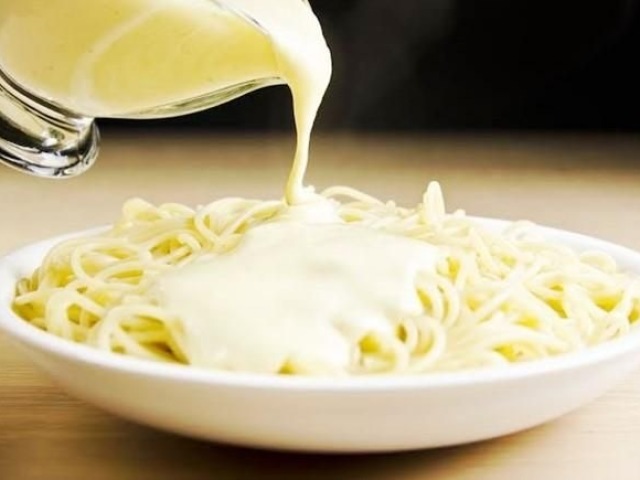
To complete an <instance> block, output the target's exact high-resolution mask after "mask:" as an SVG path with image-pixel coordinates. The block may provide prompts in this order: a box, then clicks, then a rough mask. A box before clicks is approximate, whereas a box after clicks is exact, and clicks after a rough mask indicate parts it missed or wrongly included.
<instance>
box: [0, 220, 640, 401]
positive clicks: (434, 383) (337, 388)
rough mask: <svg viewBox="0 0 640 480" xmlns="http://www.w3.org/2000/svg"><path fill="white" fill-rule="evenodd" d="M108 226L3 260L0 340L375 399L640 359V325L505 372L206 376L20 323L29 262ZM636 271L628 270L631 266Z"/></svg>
mask: <svg viewBox="0 0 640 480" xmlns="http://www.w3.org/2000/svg"><path fill="white" fill-rule="evenodd" d="M469 218H471V219H474V220H477V221H479V222H481V223H482V224H484V225H488V226H489V227H491V228H496V227H497V228H500V227H504V226H507V225H510V224H512V223H513V221H510V220H503V219H494V218H486V217H472V216H470V217H469ZM106 228H107V227H104V226H102V227H96V228H91V229H86V230H81V231H77V232H72V233H68V234H65V235H59V236H54V237H51V238H48V239H45V240H41V241H38V242H35V243H30V244H27V245H24V246H22V247H19V248H17V249H14V250H13V251H11V252H9V253H7V254H5V255H4V256H2V257H0V334H3V335H5V336H6V337H7V338H8V339H10V340H12V341H13V342H17V343H18V344H22V345H24V346H27V347H29V348H31V349H34V350H36V351H42V352H45V353H47V354H49V355H53V356H56V357H62V358H64V359H66V360H68V361H72V362H79V363H82V364H85V365H88V366H92V367H96V368H101V369H106V370H110V371H116V372H119V373H122V374H129V375H142V376H151V377H155V378H156V379H163V380H169V381H175V382H182V383H196V384H201V385H215V386H226V387H235V388H247V389H249V388H251V389H261V390H262V389H270V390H288V391H298V392H309V391H312V392H333V393H336V392H337V393H371V392H379V391H390V390H394V391H396V390H397V391H401V392H402V391H407V390H418V389H419V390H425V389H443V388H452V387H469V386H472V385H483V384H488V383H502V382H510V381H516V380H525V379H531V378H535V377H541V376H546V375H552V374H559V373H562V372H566V371H570V370H574V369H579V368H588V367H590V366H592V365H594V364H599V363H604V362H607V361H612V360H615V359H616V358H619V357H623V356H625V355H627V354H630V353H632V352H633V351H637V353H638V354H639V355H640V324H639V325H636V326H635V327H634V328H633V329H632V331H631V332H630V333H628V334H627V335H625V336H623V337H620V338H617V339H614V340H610V341H608V342H605V343H603V344H599V345H596V346H594V347H589V348H586V349H583V350H579V351H575V352H570V353H568V354H565V355H560V356H556V357H550V358H545V359H540V360H535V361H532V362H527V363H518V364H509V365H505V366H504V367H502V366H500V367H495V368H493V367H491V368H486V369H470V370H462V371H456V372H434V373H429V374H400V375H398V374H381V375H370V376H368V375H367V376H345V377H305V376H282V375H272V374H259V373H250V372H235V371H224V370H208V369H204V368H198V367H190V366H185V365H180V364H170V363H166V364H165V363H156V362H153V361H149V360H143V359H138V358H135V357H127V356H124V355H118V354H114V353H110V352H104V351H101V350H98V349H95V348H93V347H90V346H87V345H83V344H79V343H74V342H71V341H69V340H66V339H63V338H60V337H57V336H55V335H52V334H50V333H47V332H45V331H43V330H41V329H39V328H37V327H35V326H34V325H32V324H30V323H27V322H26V321H24V320H22V319H21V318H20V317H18V316H17V315H16V314H15V313H14V312H13V311H12V310H11V308H10V300H11V299H12V298H13V289H14V287H15V282H16V281H17V280H18V279H19V277H20V276H21V275H22V274H23V273H22V272H19V271H20V270H21V269H22V270H23V269H24V268H25V263H26V260H29V259H31V261H32V262H33V259H34V258H37V259H38V261H40V260H41V259H42V258H43V255H44V253H45V252H46V251H47V250H48V249H49V248H51V247H52V246H53V245H55V244H56V243H59V242H61V241H63V240H67V239H69V238H73V237H76V236H84V235H92V234H97V233H100V232H102V231H105V230H106ZM534 228H535V229H536V231H539V232H540V233H542V234H543V235H545V237H547V238H549V237H551V238H552V239H555V240H556V241H557V240H560V243H561V244H565V245H569V246H576V245H582V246H581V247H578V248H581V249H584V250H591V249H597V250H600V251H604V252H606V253H608V254H609V255H611V256H612V257H613V258H614V259H615V260H616V261H617V262H618V263H622V264H624V265H626V266H627V268H630V270H632V271H634V270H635V271H637V272H638V274H640V252H636V251H634V250H632V249H630V248H627V247H624V246H621V245H617V244H614V243H611V242H608V241H605V240H601V239H599V238H596V237H592V236H588V235H584V234H580V233H576V232H572V231H567V230H562V229H559V228H553V227H547V226H541V225H537V224H534ZM629 266H630V267H629Z"/></svg>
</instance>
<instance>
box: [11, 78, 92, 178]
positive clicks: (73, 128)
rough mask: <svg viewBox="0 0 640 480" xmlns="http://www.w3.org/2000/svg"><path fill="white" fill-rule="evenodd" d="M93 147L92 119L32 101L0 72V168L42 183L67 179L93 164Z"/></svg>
mask: <svg viewBox="0 0 640 480" xmlns="http://www.w3.org/2000/svg"><path fill="white" fill-rule="evenodd" d="M98 144H99V134H98V129H97V127H96V125H95V123H94V121H93V119H92V118H87V117H82V116H79V115H77V114H74V113H71V112H68V111H65V110H64V109H62V108H60V107H58V106H56V105H53V104H50V103H48V102H46V101H43V100H41V99H39V98H36V97H34V96H33V95H31V94H30V93H29V92H27V91H25V90H24V89H22V88H21V87H20V86H19V85H17V84H16V83H15V82H13V81H12V80H11V79H10V78H9V77H8V76H7V75H6V74H5V73H4V72H2V70H0V162H3V163H5V164H7V165H9V166H10V167H13V168H15V169H18V170H20V171H23V172H26V173H31V174H33V175H37V176H41V177H49V178H64V177H71V176H74V175H78V174H80V173H83V172H84V171H86V170H87V169H88V168H89V167H90V166H91V165H92V164H93V162H94V161H95V160H96V157H97V156H98Z"/></svg>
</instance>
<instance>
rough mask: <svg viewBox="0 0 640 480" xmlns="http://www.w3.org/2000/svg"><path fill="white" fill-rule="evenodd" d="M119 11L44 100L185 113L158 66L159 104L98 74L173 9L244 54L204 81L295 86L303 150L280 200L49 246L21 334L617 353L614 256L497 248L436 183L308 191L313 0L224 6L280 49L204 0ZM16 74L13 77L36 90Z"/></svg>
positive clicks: (332, 350) (318, 53)
mask: <svg viewBox="0 0 640 480" xmlns="http://www.w3.org/2000/svg"><path fill="white" fill-rule="evenodd" d="M9 3H11V2H9ZM27 3H29V2H27ZM52 3H55V2H52ZM117 3H118V4H119V3H122V5H127V6H129V7H132V6H137V7H138V8H137V9H134V10H135V11H134V14H131V15H130V16H129V17H128V19H127V21H121V22H119V23H118V24H117V26H114V25H112V24H109V25H107V26H108V27H109V28H107V27H105V32H106V33H105V32H102V34H101V35H100V37H99V38H97V39H94V41H93V44H94V49H92V50H91V53H90V54H88V56H82V57H81V56H78V55H76V56H75V57H73V56H71V57H73V58H71V57H70V58H71V60H69V61H68V62H67V64H68V71H65V72H63V73H62V74H61V76H60V78H62V79H63V80H64V81H61V83H60V85H35V87H34V89H35V90H40V91H44V90H46V91H48V92H50V94H51V95H54V96H55V95H58V96H60V97H64V98H65V100H68V101H69V102H71V103H73V102H76V104H77V106H78V109H79V111H87V112H88V113H94V114H100V113H105V112H106V113H107V114H111V115H116V116H117V114H118V112H126V111H131V110H136V109H138V110H140V111H143V110H145V109H146V108H150V106H151V105H153V104H158V103H162V102H170V101H175V100H176V99H177V98H178V97H184V96H185V95H186V94H185V92H184V91H176V90H175V89H174V88H173V87H174V85H173V83H172V80H171V77H170V76H168V75H167V72H165V71H164V70H163V71H157V72H156V74H157V75H158V82H159V85H160V86H161V87H162V88H159V89H158V90H157V92H158V91H159V92H163V93H162V95H163V96H162V99H158V98H146V97H145V95H139V96H135V95H134V97H135V98H136V102H137V103H136V104H135V105H134V104H132V103H131V99H129V98H124V97H118V95H122V94H121V93H119V92H120V90H118V89H117V88H114V86H117V85H122V84H123V83H124V84H128V85H132V86H133V87H135V88H132V89H131V90H130V91H131V92H135V91H136V88H137V87H138V83H136V82H138V80H136V77H135V76H132V77H131V78H127V79H125V80H122V79H121V80H120V83H119V82H118V81H114V80H113V79H111V82H110V83H109V82H107V79H108V76H107V75H104V74H100V72H101V71H102V70H105V69H108V68H107V67H113V66H114V65H116V64H117V62H118V61H121V60H122V58H125V57H126V55H125V53H122V49H123V48H124V47H126V46H127V45H128V44H131V45H137V44H138V43H139V41H140V39H141V38H145V37H144V35H145V31H146V32H147V33H146V34H149V31H153V29H154V28H159V27H158V25H162V21H161V20H162V19H164V20H165V21H173V22H176V20H175V19H173V20H169V18H173V17H166V16H163V15H164V14H165V13H169V14H172V15H176V14H177V13H181V15H183V16H182V17H179V19H182V20H184V22H186V23H184V25H188V24H189V22H196V21H199V22H201V26H202V28H205V29H206V28H207V27H212V26H214V24H215V26H216V28H217V30H215V32H214V33H211V34H210V35H208V34H206V33H204V34H203V33H201V32H200V30H197V29H196V30H194V34H193V35H194V36H195V37H196V38H199V37H202V39H207V40H208V41H210V42H213V43H215V42H214V41H215V40H216V39H218V40H221V39H224V40H225V42H226V45H232V46H233V47H234V49H233V50H230V51H227V53H225V50H220V49H218V50H216V51H217V53H216V55H215V56H214V63H213V64H212V65H213V66H212V67H208V66H202V64H201V63H198V64H197V65H198V67H197V69H196V70H195V74H194V75H193V76H192V80H193V79H197V78H200V77H202V78H209V76H211V75H215V78H217V79H218V80H217V81H218V82H222V81H224V82H226V85H234V84H242V83H243V82H246V81H248V80H249V79H251V78H271V77H276V78H279V79H281V80H282V81H284V82H286V83H287V84H288V85H289V87H290V89H291V92H292V96H293V103H294V114H295V120H296V126H297V150H296V154H295V160H294V163H293V167H292V170H291V173H290V177H289V179H288V181H287V184H286V189H285V194H284V199H283V200H282V201H271V202H261V201H251V200H242V199H222V200H219V201H217V202H214V203H212V204H210V205H208V206H206V207H202V208H200V209H198V210H196V211H193V210H190V209H188V208H187V207H183V206H177V205H164V206H160V207H154V206H152V205H149V204H147V203H145V202H143V201H139V200H134V201H131V202H129V203H128V204H127V205H126V206H125V209H124V215H123V218H122V219H121V220H120V222H119V223H117V224H116V225H115V226H114V228H113V229H112V230H110V231H109V232H108V233H106V234H104V235H101V236H98V237H92V238H83V239H77V240H72V241H70V242H67V243H65V244H63V245H60V246H58V247H56V248H55V249H54V250H53V251H52V252H51V253H50V254H49V255H48V257H47V258H46V259H45V261H44V263H43V265H42V266H41V267H40V268H39V269H38V271H36V272H35V273H34V275H33V277H32V278H30V279H25V280H23V281H22V282H20V284H19V286H18V292H17V295H16V299H15V302H14V308H15V309H16V311H17V312H18V313H19V314H20V315H21V316H22V317H23V318H25V319H27V320H29V321H30V322H32V323H34V324H36V325H38V326H39V327H41V328H43V329H45V330H47V331H49V332H51V333H54V334H56V335H60V336H62V337H65V338H68V339H71V340H74V341H79V342H85V343H89V344H92V345H94V346H97V347H99V348H102V349H104V350H108V351H113V352H118V353H123V354H128V355H133V356H136V357H140V358H148V359H152V360H159V361H178V362H182V363H187V364H190V365H194V366H198V367H205V368H213V369H227V370H234V371H248V372H260V373H288V374H331V375H344V374H357V373H376V372H386V373H394V372H395V373H403V372H427V371H436V370H456V369H461V368H472V367H478V366H483V365H495V364H507V363H510V362H514V361H525V360H531V359H535V358H543V357H546V356H551V355H557V354H561V353H565V352H569V351H573V350H576V349H579V348H583V347H585V346H589V345H592V344H595V343H599V342H602V341H606V340H608V339H610V338H614V337H616V336H618V335H621V334H623V333H625V332H626V331H628V329H629V328H630V325H631V324H632V323H633V322H635V321H636V320H637V319H638V316H639V315H640V300H639V298H640V292H639V290H638V286H637V283H633V282H632V280H631V279H630V278H627V277H626V276H623V275H621V274H619V273H617V272H616V269H615V265H612V262H611V260H610V259H609V258H608V257H605V256H604V255H591V256H584V255H578V254H576V253H573V252H571V251H569V250H568V249H564V248H562V247H554V246H550V245H547V244H545V243H544V242H537V241H534V240H532V239H531V238H529V237H528V236H527V235H526V234H525V233H523V232H522V230H521V228H520V227H519V226H518V225H516V226H514V227H512V228H511V229H510V230H509V231H506V232H503V233H500V234H491V233H489V232H486V231H484V230H483V229H482V228H480V227H478V226H477V225H475V224H474V222H473V221H471V220H470V219H468V218H467V217H465V216H464V214H462V213H460V212H458V213H456V214H454V215H447V214H445V211H444V204H443V200H442V196H441V192H440V189H439V186H438V185H437V184H432V185H431V186H430V188H429V189H428V191H427V193H426V194H425V197H424V199H423V202H422V203H421V204H420V205H419V206H418V207H417V208H415V209H403V208H400V207H397V206H395V205H394V204H392V203H387V204H385V203H382V202H379V201H377V200H375V199H373V198H371V197H369V196H367V195H365V194H362V193H360V192H356V191H353V190H351V189H348V188H346V187H335V188H332V189H329V190H327V191H325V192H322V193H321V194H316V193H314V191H313V190H312V189H310V188H306V187H305V186H304V183H303V180H304V175H305V170H306V167H307V163H308V155H309V143H310V136H311V130H312V126H313V123H314V121H315V117H316V114H317V111H318V109H319V107H320V104H321V101H322V98H323V96H324V94H325V91H326V89H327V86H328V84H329V80H330V77H331V57H330V53H329V50H328V48H327V46H326V42H325V40H324V37H323V35H322V31H321V28H320V25H319V23H318V21H317V19H316V17H315V16H314V14H313V12H312V10H311V8H310V7H309V5H308V4H307V3H306V2H304V1H302V0H272V1H265V0H232V1H229V2H227V4H228V5H229V6H230V7H232V8H237V9H239V10H242V11H244V12H246V13H248V14H249V15H250V16H251V17H252V18H253V19H254V20H255V22H257V24H259V25H260V28H261V29H263V30H264V31H266V32H268V35H266V34H265V33H264V31H260V30H258V29H253V28H248V27H247V25H246V24H245V23H241V22H239V20H238V19H237V17H235V16H233V15H229V14H228V12H223V11H218V10H216V9H215V8H214V9H212V7H211V5H210V3H209V2H204V3H203V2H199V1H196V0H193V1H192V2H189V3H190V5H193V6H194V8H195V7H197V9H194V10H193V11H191V12H187V11H184V12H182V11H180V10H179V6H178V3H179V2H178V3H176V2H170V1H165V2H158V3H157V4H155V6H154V7H153V8H151V7H150V5H148V4H149V2H142V1H139V2H134V1H129V2H117ZM99 5H102V4H101V3H100V2H99ZM105 5H106V4H105ZM147 7H148V8H147ZM96 8H97V7H96ZM105 8H106V7H105ZM176 9H178V10H176ZM198 9H200V10H198ZM98 10H99V8H98ZM198 12H199V14H198ZM190 15H191V16H190ZM192 17H193V18H192ZM200 17H202V18H200ZM207 19H208V20H207ZM207 21H208V22H209V23H207ZM180 25H182V24H180ZM145 28H146V29H147V30H145ZM132 32H136V35H137V36H136V35H134V34H133V33H132ZM199 32H200V33H199ZM205 32H206V30H205ZM1 40H2V39H1V38H0V49H1V48H2V41H1ZM118 42H120V45H119V44H118ZM127 42H129V43H127ZM158 42H159V43H160V44H161V43H162V38H161V39H160V40H158ZM204 44H205V41H204V40H202V43H201V44H200V43H199V44H198V45H197V46H198V48H202V45H204ZM210 48H213V49H214V50H215V46H213V45H212V46H211V47H210ZM118 52H120V53H118ZM126 58H128V59H129V62H131V59H132V58H135V56H131V55H129V56H128V57H126ZM188 59H189V57H188V56H187V60H188ZM19 60H20V57H19V56H18V57H15V58H14V61H15V63H16V65H15V71H16V72H24V75H25V76H26V75H28V73H29V72H28V69H26V68H25V69H21V67H20V65H19ZM185 61H186V60H185ZM216 62H217V63H216ZM63 63H64V62H63ZM170 63H171V62H169V64H170ZM194 65H195V64H194ZM209 68H210V70H208V69H209ZM36 77H37V75H34V78H36ZM70 79H71V81H70ZM163 82H164V83H163ZM211 86H212V85H211V81H209V82H208V83H207V81H203V80H201V81H197V82H195V83H193V82H192V84H189V82H184V83H183V84H182V87H180V88H182V89H185V88H188V89H189V92H188V93H189V95H190V96H194V95H197V94H199V93H201V92H204V91H205V90H204V89H207V88H209V89H210V88H211ZM220 86H221V85H217V86H216V88H217V87H220ZM164 87H166V88H164ZM67 97H68V98H67ZM145 98H146V100H145ZM160 100H162V101H160ZM568 272H571V274H569V273H568ZM576 272H578V273H576ZM567 279H569V280H570V281H571V282H572V283H571V284H570V285H568V283H567Z"/></svg>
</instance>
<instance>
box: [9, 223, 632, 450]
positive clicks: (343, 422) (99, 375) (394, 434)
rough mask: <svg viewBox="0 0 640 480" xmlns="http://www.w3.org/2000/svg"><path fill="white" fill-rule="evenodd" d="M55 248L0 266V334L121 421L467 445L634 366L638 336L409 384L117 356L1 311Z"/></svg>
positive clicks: (540, 418) (396, 443)
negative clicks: (203, 366)
mask: <svg viewBox="0 0 640 480" xmlns="http://www.w3.org/2000/svg"><path fill="white" fill-rule="evenodd" d="M483 222H485V223H486V224H487V225H490V226H495V225H500V222H498V221H490V220H483ZM542 231H543V232H544V233H545V235H547V236H548V238H549V239H551V240H554V241H558V242H561V243H563V244H567V245H569V246H572V247H575V248H581V249H592V248H596V249H599V250H602V251H605V252H608V253H609V254H611V255H612V256H613V257H614V258H615V259H616V260H617V261H618V262H619V263H620V265H621V266H622V268H624V269H626V270H628V271H631V272H635V273H638V274H640V254H639V253H636V252H633V251H631V250H628V249H625V248H623V247H619V246H616V245H612V244H610V243H606V242H603V241H600V240H596V239H593V238H589V237H585V236H582V235H577V234H574V233H568V232H563V231H559V230H553V229H542ZM59 240H60V238H57V239H51V240H47V241H45V242H42V243H38V244H34V245H31V246H27V247H25V248H23V249H21V250H18V251H16V252H14V253H12V254H10V255H8V256H7V257H5V258H4V259H2V260H0V330H1V331H4V333H5V334H6V335H8V336H9V337H11V338H12V339H13V340H15V341H16V342H17V344H18V345H21V346H23V347H24V349H25V352H26V353H27V354H28V355H29V356H30V357H31V358H32V359H33V361H34V362H35V363H37V364H38V365H39V366H40V367H42V368H43V369H44V370H46V371H47V372H49V373H50V374H51V376H52V377H53V378H54V379H55V380H56V381H57V382H58V383H59V384H60V385H61V386H62V387H63V388H64V389H66V390H67V391H68V392H69V393H70V394H72V395H75V396H77V397H79V398H81V399H84V400H86V401H87V402H90V403H93V404H95V405H97V406H99V407H102V408H104V409H105V410H108V411H110V412H113V413H114V414H116V415H120V416H122V417H125V418H128V419H130V420H133V421H136V422H140V423H143V424H146V425H150V426H154V427H157V428H160V429H164V430H168V431H172V432H177V433H181V434H184V435H188V436H193V437H198V438H202V439H208V440H214V441H220V442H226V443H231V444H236V445H245V446H253V447H264V448H274V449H284V450H300V451H303V450H305V451H317V452H380V451H387V452H388V451H400V450H410V449H421V448H431V447H441V446H447V445H455V444H461V443H467V442H474V441H478V440H484V439H489V438H493V437H498V436H501V435H506V434H510V433H514V432H517V431H520V430H524V429H527V428H530V427H533V426H535V425H539V424H541V423H544V422H547V421H549V420H552V419H554V418H557V417H559V416H561V415H563V414H565V413H567V412H569V411H571V410H574V409H576V408H578V407H580V406H581V405H584V404H585V403H587V402H589V401H591V400H593V399H595V398H596V397H598V396H599V395H601V394H602V393H604V392H605V391H606V390H608V389H609V388H611V387H612V386H613V385H615V384H616V383H618V382H619V381H620V380H621V379H622V378H623V377H624V376H626V375H627V374H629V373H630V372H632V371H633V370H634V369H636V368H637V367H638V366H639V364H640V328H635V329H634V330H633V331H632V333H631V334H629V335H627V336H625V337H623V338H621V339H619V340H615V341H612V342H609V343H607V344H604V345H601V346H598V347H595V348H592V349H589V350H587V351H583V352H579V353H574V354H569V355H565V356H562V357H557V358H554V359H549V360H542V361H537V362H531V363H528V364H518V365H513V366H509V367H506V368H499V369H490V368H489V369H486V370H479V371H468V372H460V373H448V374H437V375H424V376H410V377H377V378H350V379H341V380H335V379H317V378H298V377H277V376H265V375H253V374H238V373H228V372H215V371H203V370H198V369H194V368H189V367H184V366H178V365H161V364H156V363H152V362H147V361H143V360H137V359H132V358H126V357H123V356H119V355H116V354H108V353H103V352H100V351H97V350H94V349H92V348H89V347H86V346H83V345H77V344H74V343H72V342H69V341H66V340H63V339H60V338H57V337H55V336H53V335H50V334H48V333H45V332H43V331H40V330H38V329H37V328H35V327H33V326H32V325H30V324H28V323H26V322H24V321H23V320H21V319H20V318H18V317H17V316H16V315H15V314H13V313H12V311H11V308H10V304H11V300H12V296H13V293H14V285H15V282H16V280H17V279H18V278H19V277H21V276H23V275H25V274H28V273H30V272H31V271H32V270H33V269H34V268H35V267H36V266H37V265H38V264H39V263H40V261H41V260H42V257H43V255H44V253H45V252H46V251H47V250H48V249H49V248H50V247H51V246H52V245H53V244H55V243H56V242H58V241H59Z"/></svg>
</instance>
